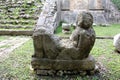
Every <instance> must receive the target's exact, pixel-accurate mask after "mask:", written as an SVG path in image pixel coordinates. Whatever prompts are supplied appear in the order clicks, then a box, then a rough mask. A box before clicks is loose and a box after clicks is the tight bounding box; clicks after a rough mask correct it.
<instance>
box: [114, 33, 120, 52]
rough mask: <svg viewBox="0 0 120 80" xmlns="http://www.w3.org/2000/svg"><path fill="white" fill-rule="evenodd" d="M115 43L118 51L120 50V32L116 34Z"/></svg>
mask: <svg viewBox="0 0 120 80" xmlns="http://www.w3.org/2000/svg"><path fill="white" fill-rule="evenodd" d="M113 45H114V46H115V49H116V51H118V52H120V34H117V35H115V36H114V41H113Z"/></svg>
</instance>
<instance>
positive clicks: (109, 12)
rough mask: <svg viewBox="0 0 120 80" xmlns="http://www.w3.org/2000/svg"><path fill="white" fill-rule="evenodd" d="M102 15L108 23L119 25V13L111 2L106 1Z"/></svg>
mask: <svg viewBox="0 0 120 80" xmlns="http://www.w3.org/2000/svg"><path fill="white" fill-rule="evenodd" d="M104 15H105V17H106V19H107V21H108V22H109V23H120V11H119V10H118V9H117V7H116V6H115V5H114V4H113V3H112V2H111V0H107V5H106V6H105V14H104Z"/></svg>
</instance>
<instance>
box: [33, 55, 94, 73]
mask: <svg viewBox="0 0 120 80" xmlns="http://www.w3.org/2000/svg"><path fill="white" fill-rule="evenodd" d="M31 64H32V67H33V68H34V70H35V72H36V74H41V75H46V74H48V75H49V71H51V70H54V72H56V71H77V72H81V71H92V70H94V68H95V60H94V58H93V57H92V56H89V57H88V58H85V59H83V60H54V59H45V58H41V59H38V58H32V62H31ZM43 72H44V73H43Z"/></svg>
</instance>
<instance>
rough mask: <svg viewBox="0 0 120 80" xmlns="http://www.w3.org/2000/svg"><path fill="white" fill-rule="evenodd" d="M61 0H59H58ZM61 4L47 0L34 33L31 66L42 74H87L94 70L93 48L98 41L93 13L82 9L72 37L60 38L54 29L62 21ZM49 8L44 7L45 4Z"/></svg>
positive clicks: (37, 72)
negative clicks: (91, 52) (93, 25)
mask: <svg viewBox="0 0 120 80" xmlns="http://www.w3.org/2000/svg"><path fill="white" fill-rule="evenodd" d="M58 1H59V0H58ZM56 5H59V3H57V2H56V1H54V0H51V1H50V0H47V1H46V3H45V5H44V7H43V11H42V13H41V15H40V17H39V20H38V23H37V26H36V27H35V29H34V33H33V44H34V51H35V52H34V54H33V56H32V61H31V64H32V68H33V69H34V71H35V72H36V74H40V75H64V74H87V73H93V72H94V71H95V60H94V58H93V57H92V56H91V55H90V51H91V49H92V47H93V45H94V42H95V32H94V30H93V28H92V24H93V17H92V15H91V14H90V13H88V12H83V13H79V15H78V17H77V21H76V29H75V30H74V32H73V33H72V34H71V36H70V39H61V38H60V37H57V36H56V35H55V34H54V32H55V30H56V27H57V26H58V24H59V23H60V17H59V13H60V12H59V11H60V10H59V8H58V7H57V11H56ZM48 7H49V8H50V9H44V8H48Z"/></svg>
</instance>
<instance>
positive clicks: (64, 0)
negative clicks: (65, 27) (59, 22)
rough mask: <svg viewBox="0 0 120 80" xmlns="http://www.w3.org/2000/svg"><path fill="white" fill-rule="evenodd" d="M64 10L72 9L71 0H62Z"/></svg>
mask: <svg viewBox="0 0 120 80" xmlns="http://www.w3.org/2000/svg"><path fill="white" fill-rule="evenodd" d="M61 7H62V8H61V10H62V11H69V10H70V0H62V6H61Z"/></svg>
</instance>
